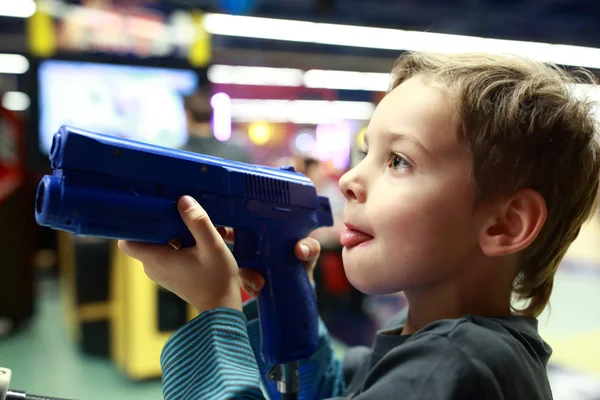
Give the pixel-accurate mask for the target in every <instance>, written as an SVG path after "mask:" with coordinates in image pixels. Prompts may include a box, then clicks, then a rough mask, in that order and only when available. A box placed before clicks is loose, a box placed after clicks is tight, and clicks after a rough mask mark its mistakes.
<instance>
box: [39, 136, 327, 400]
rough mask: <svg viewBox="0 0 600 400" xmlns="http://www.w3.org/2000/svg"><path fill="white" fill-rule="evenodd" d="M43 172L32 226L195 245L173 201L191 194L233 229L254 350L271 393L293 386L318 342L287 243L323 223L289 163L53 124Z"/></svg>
mask: <svg viewBox="0 0 600 400" xmlns="http://www.w3.org/2000/svg"><path fill="white" fill-rule="evenodd" d="M49 158H50V166H51V167H52V169H53V173H52V175H46V176H44V177H43V178H42V180H41V182H40V184H39V186H38V190H37V196H36V204H35V217H36V221H37V223H38V224H40V225H42V226H47V227H50V228H52V229H57V230H63V231H67V232H71V233H73V234H76V235H82V236H83V235H85V236H95V237H103V238H110V239H125V240H132V241H139V242H147V243H165V244H166V243H168V242H170V241H172V240H179V241H180V243H181V245H182V247H190V246H193V245H194V244H195V241H194V238H193V236H192V235H191V233H190V232H189V230H188V229H187V227H186V226H185V224H184V223H183V220H182V219H181V217H180V215H179V212H178V211H177V207H176V202H177V200H178V199H179V198H180V197H181V196H182V195H185V194H188V195H191V196H193V197H194V198H195V199H196V200H198V202H199V203H200V204H201V205H202V207H203V208H204V209H205V210H206V212H207V213H208V215H209V216H210V218H211V220H212V222H213V223H214V224H215V225H216V226H227V227H232V228H234V229H235V242H234V246H233V255H234V256H235V259H236V260H237V262H238V265H239V267H241V268H252V269H255V270H257V271H259V272H260V273H261V274H262V275H263V277H264V278H265V287H264V289H263V290H262V292H261V295H260V296H259V298H258V307H259V319H260V326H261V353H262V355H263V357H264V359H265V361H266V362H268V363H270V364H272V365H276V368H277V369H276V370H274V371H273V373H272V374H269V375H271V376H275V377H277V378H276V380H277V381H278V387H279V391H280V392H282V393H290V394H291V393H296V392H297V391H298V388H297V386H298V381H297V371H298V360H301V359H304V358H307V357H310V356H311V355H312V354H313V353H314V352H315V351H316V349H317V345H318V314H317V306H316V300H315V296H314V292H313V288H312V285H311V284H310V282H309V280H308V277H307V275H306V273H305V271H304V267H303V265H302V263H301V262H300V261H299V260H298V259H297V258H296V257H295V255H294V252H293V249H294V246H295V245H296V242H298V240H300V239H302V238H304V237H306V236H307V235H308V234H309V233H310V232H311V231H312V230H314V229H315V228H317V227H321V226H331V225H332V224H333V216H332V213H331V207H330V205H329V200H328V199H327V198H326V197H321V196H318V195H317V193H316V190H315V187H314V185H313V184H312V182H311V181H310V180H309V179H308V178H307V177H305V176H304V175H302V174H299V173H297V172H295V171H294V169H293V168H292V167H283V168H272V167H265V166H258V165H252V164H245V163H240V162H233V161H228V160H224V159H220V158H216V157H210V156H205V155H199V154H195V153H191V152H186V151H180V150H174V149H169V148H164V147H159V146H154V145H149V144H145V143H140V142H136V141H131V140H125V139H121V138H116V137H113V136H108V135H102V134H98V133H92V132H88V131H84V130H82V129H77V128H73V127H67V126H62V127H61V128H60V130H59V131H58V132H57V133H56V134H55V135H54V137H53V140H52V146H51V149H50V155H49Z"/></svg>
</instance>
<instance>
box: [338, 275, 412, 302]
mask: <svg viewBox="0 0 600 400" xmlns="http://www.w3.org/2000/svg"><path fill="white" fill-rule="evenodd" d="M356 272H357V271H356ZM356 272H354V273H353V271H348V270H347V269H346V277H347V278H348V281H349V282H350V284H351V285H352V287H354V288H355V289H356V290H358V291H359V292H361V293H364V294H366V295H370V296H383V295H387V294H393V293H397V292H400V291H402V289H401V288H402V283H401V282H393V284H391V282H389V280H383V279H381V280H378V279H374V278H375V277H374V276H373V275H374V274H369V272H368V271H363V273H356Z"/></svg>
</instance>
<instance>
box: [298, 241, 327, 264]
mask: <svg viewBox="0 0 600 400" xmlns="http://www.w3.org/2000/svg"><path fill="white" fill-rule="evenodd" d="M294 251H295V253H296V257H298V258H299V259H300V260H302V261H312V260H314V259H316V258H317V257H318V256H319V253H320V252H321V244H320V243H319V242H318V241H317V240H316V239H314V238H311V237H308V238H304V239H302V240H300V241H299V242H298V243H296V248H295V249H294Z"/></svg>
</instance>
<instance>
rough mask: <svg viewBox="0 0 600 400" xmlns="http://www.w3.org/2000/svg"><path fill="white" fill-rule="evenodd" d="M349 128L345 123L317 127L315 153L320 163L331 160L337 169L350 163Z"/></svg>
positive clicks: (343, 167)
mask: <svg viewBox="0 0 600 400" xmlns="http://www.w3.org/2000/svg"><path fill="white" fill-rule="evenodd" d="M350 140H351V139H350V127H349V126H348V124H347V123H345V122H343V121H342V122H339V123H336V124H322V125H318V126H317V143H316V150H317V151H316V153H317V157H318V158H319V159H320V160H321V161H329V160H331V161H332V163H333V165H334V166H335V167H336V168H338V169H345V168H346V167H347V166H348V164H349V163H350Z"/></svg>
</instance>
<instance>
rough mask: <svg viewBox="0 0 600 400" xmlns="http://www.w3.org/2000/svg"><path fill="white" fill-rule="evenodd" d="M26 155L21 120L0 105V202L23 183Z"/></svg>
mask: <svg viewBox="0 0 600 400" xmlns="http://www.w3.org/2000/svg"><path fill="white" fill-rule="evenodd" d="M24 155H25V153H24V148H23V127H22V124H21V120H20V119H19V118H18V117H17V116H16V114H14V113H13V112H11V111H8V110H6V109H4V108H2V107H0V203H2V202H3V201H4V199H6V198H7V197H8V196H9V195H10V194H11V193H13V192H14V191H15V190H16V189H17V188H18V187H19V186H21V185H22V184H23V182H24V180H25V171H24V161H23V159H24Z"/></svg>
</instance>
